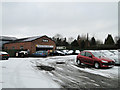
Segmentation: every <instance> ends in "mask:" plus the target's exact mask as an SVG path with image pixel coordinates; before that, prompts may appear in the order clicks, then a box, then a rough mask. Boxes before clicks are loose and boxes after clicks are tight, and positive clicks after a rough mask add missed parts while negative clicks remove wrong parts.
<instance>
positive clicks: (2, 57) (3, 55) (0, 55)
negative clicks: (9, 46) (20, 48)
mask: <svg viewBox="0 0 120 90" xmlns="http://www.w3.org/2000/svg"><path fill="white" fill-rule="evenodd" d="M8 58H9V54H8V53H7V52H3V51H0V60H8Z"/></svg>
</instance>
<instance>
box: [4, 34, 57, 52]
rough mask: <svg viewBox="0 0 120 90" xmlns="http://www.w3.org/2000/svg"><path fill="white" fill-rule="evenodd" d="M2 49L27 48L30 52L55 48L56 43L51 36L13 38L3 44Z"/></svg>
mask: <svg viewBox="0 0 120 90" xmlns="http://www.w3.org/2000/svg"><path fill="white" fill-rule="evenodd" d="M4 49H6V50H10V49H16V50H29V51H30V54H32V53H35V52H36V51H39V50H46V51H47V50H55V49H56V44H55V42H54V41H53V40H52V39H51V38H49V37H47V36H46V35H44V36H35V37H28V38H22V39H17V40H14V41H12V42H9V43H6V44H4Z"/></svg>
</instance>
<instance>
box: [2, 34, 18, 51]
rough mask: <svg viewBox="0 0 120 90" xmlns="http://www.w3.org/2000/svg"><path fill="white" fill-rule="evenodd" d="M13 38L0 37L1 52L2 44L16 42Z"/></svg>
mask: <svg viewBox="0 0 120 90" xmlns="http://www.w3.org/2000/svg"><path fill="white" fill-rule="evenodd" d="M16 39H17V38H15V37H7V36H0V50H2V47H3V44H5V43H8V42H11V41H14V40H16Z"/></svg>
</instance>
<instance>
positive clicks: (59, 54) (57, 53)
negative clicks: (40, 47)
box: [50, 50, 65, 56]
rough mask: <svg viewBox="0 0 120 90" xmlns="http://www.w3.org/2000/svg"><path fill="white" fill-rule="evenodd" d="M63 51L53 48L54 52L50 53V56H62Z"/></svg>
mask: <svg viewBox="0 0 120 90" xmlns="http://www.w3.org/2000/svg"><path fill="white" fill-rule="evenodd" d="M64 55H65V53H64V52H61V51H59V50H55V51H54V52H52V53H50V56H64Z"/></svg>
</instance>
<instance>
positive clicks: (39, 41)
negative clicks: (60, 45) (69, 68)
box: [32, 36, 56, 53]
mask: <svg viewBox="0 0 120 90" xmlns="http://www.w3.org/2000/svg"><path fill="white" fill-rule="evenodd" d="M43 39H47V40H48V42H43ZM36 45H53V46H54V48H53V50H55V48H56V44H55V42H54V41H53V40H51V39H49V38H47V37H45V36H43V37H42V38H39V39H36V40H34V41H32V53H34V52H35V51H36Z"/></svg>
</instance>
